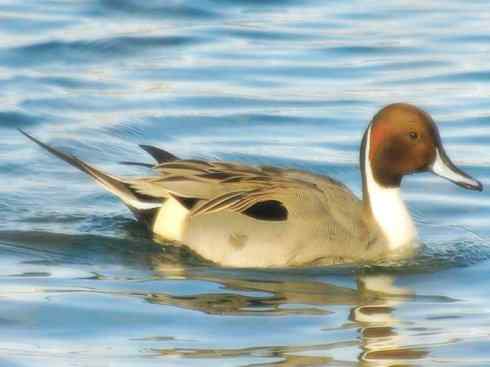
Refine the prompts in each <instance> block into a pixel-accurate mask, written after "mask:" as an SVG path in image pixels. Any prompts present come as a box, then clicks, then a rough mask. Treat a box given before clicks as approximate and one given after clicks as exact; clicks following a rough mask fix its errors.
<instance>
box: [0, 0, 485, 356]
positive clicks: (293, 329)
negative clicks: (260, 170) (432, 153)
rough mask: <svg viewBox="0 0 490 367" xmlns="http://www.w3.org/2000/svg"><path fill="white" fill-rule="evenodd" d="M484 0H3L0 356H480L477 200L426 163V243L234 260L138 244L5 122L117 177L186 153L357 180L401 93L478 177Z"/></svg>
mask: <svg viewBox="0 0 490 367" xmlns="http://www.w3.org/2000/svg"><path fill="white" fill-rule="evenodd" d="M489 20H490V9H489V8H488V6H487V3H486V2H484V1H429V2H427V1H410V2H395V3H393V2H390V1H376V2H374V1H369V2H361V1H329V2H325V1H319V0H309V1H302V2H300V1H275V0H268V1H255V0H254V1H250V0H249V1H245V0H240V1H231V0H205V1H183V0H182V1H181V0H172V1H146V2H139V1H136V0H91V1H84V2H60V1H34V0H31V1H22V2H18V1H8V0H7V1H3V2H1V4H0V35H1V39H2V41H3V42H2V44H1V46H0V86H1V88H0V101H1V103H0V106H1V107H0V134H1V137H2V139H1V144H0V179H1V182H2V184H1V185H0V208H1V209H2V215H3V220H2V221H1V223H0V255H1V256H0V263H1V267H0V283H1V288H0V289H1V290H0V296H1V300H2V301H1V302H0V310H1V317H0V324H1V326H2V333H1V335H0V352H1V353H0V355H1V357H0V364H2V365H9V366H39V365H50V366H66V365H73V366H109V365H118V366H139V365H145V366H153V365H155V366H156V365H158V366H162V365H164V366H210V365H217V366H327V365H328V366H357V365H361V366H395V365H396V366H401V365H403V366H405V365H419V366H431V365H434V366H435V365H441V364H444V365H447V366H486V365H488V366H490V308H489V306H488V300H489V297H490V277H489V276H488V273H489V271H490V229H489V226H488V223H489V219H488V218H489V214H490V197H489V194H488V192H489V191H488V190H487V191H484V192H483V193H475V192H468V191H465V190H462V189H461V188H458V187H456V186H454V185H451V184H450V183H448V182H446V181H442V180H441V179H439V178H437V177H433V176H430V175H427V174H424V175H419V176H416V177H410V178H408V179H407V180H405V182H404V184H403V190H404V196H405V198H406V199H407V200H408V203H409V206H410V208H411V210H412V213H413V214H414V216H415V219H416V222H417V225H418V228H419V231H420V237H421V238H422V241H423V244H424V247H423V249H422V251H421V253H420V254H419V256H417V257H416V258H415V259H413V260H411V261H407V262H404V263H397V264H383V265H380V266H372V267H369V268H362V269H359V268H356V267H347V266H339V267H333V268H328V267H325V268H312V269H290V270H286V269H282V270H251V269H249V270H239V269H223V268H219V267H215V266H212V265H210V264H206V263H203V262H201V261H200V260H199V259H196V258H195V257H194V256H192V255H191V254H188V253H185V252H181V251H178V250H177V249H175V248H172V247H162V246H160V245H157V244H155V243H153V242H152V241H151V239H150V238H149V236H148V234H147V233H146V232H145V230H144V229H143V228H141V227H140V226H139V225H138V224H136V223H135V222H134V221H133V219H132V217H131V215H130V213H129V212H128V211H127V210H126V208H125V207H124V206H123V205H122V204H121V203H120V202H118V200H116V199H115V198H113V197H111V196H110V195H109V194H107V193H105V192H104V191H103V190H102V189H100V188H98V187H97V186H96V185H94V184H93V183H92V182H91V181H90V180H89V179H87V178H86V177H84V176H83V174H81V173H79V172H76V171H75V170H74V169H73V168H71V167H69V166H67V165H66V164H64V163H62V162H60V161H58V160H56V159H55V158H53V157H51V156H48V155H47V154H45V153H44V152H41V151H40V149H39V148H38V147H36V146H34V145H33V144H31V143H29V142H27V141H26V139H25V138H24V137H23V136H21V135H20V134H19V133H18V132H17V130H16V128H18V127H20V128H24V129H26V130H28V131H29V132H30V133H32V134H34V135H35V136H37V137H39V138H40V139H43V140H45V141H47V142H49V143H52V144H55V145H56V146H57V147H59V148H62V149H64V150H66V151H68V152H70V153H76V154H77V155H78V156H79V157H81V158H83V159H85V160H87V161H88V162H91V163H93V164H96V165H98V166H99V167H101V168H104V169H106V170H108V171H109V172H113V173H118V174H143V173H144V170H140V169H137V168H135V167H127V166H121V165H119V164H118V162H119V161H125V160H142V161H148V160H149V158H148V157H147V156H145V154H144V152H142V151H141V150H140V149H139V148H138V147H137V144H141V143H145V144H154V145H157V146H161V147H163V148H165V149H168V150H170V151H172V152H173V153H175V154H176V155H178V156H181V157H184V158H210V159H229V160H234V161H239V162H245V163H250V164H274V165H279V166H283V167H294V168H300V169H305V170H309V171H313V172H318V173H323V174H328V175H331V176H333V177H335V178H337V179H339V180H341V181H343V182H345V183H346V184H347V185H348V186H349V187H351V188H352V190H353V191H354V192H355V193H356V194H360V191H361V190H360V175H359V165H358V148H359V144H360V139H361V136H362V133H363V131H364V128H365V127H366V125H367V123H368V121H369V120H370V118H371V116H372V115H373V114H374V113H375V111H376V110H377V109H379V108H380V107H382V106H383V105H385V104H387V103H391V102H397V101H407V102H411V103H415V104H418V105H420V106H421V107H423V108H424V109H426V110H427V111H429V112H430V113H431V114H432V115H433V117H434V119H435V120H436V121H437V122H438V124H439V125H440V129H441V134H442V137H443V140H444V142H445V144H446V148H447V151H448V154H449V155H450V156H451V157H453V160H454V161H455V162H456V163H457V164H458V165H460V166H461V167H462V168H463V169H465V170H466V171H468V172H469V173H471V174H472V175H474V176H476V177H478V178H479V179H480V180H481V181H482V182H483V184H484V185H487V187H488V186H489V184H490V153H489V150H488V146H489V143H490V125H489V121H490V112H489V111H490V100H489V98H488V97H489V95H490V68H489V66H488V54H489V52H490V36H489V31H490V29H489V26H488V24H489Z"/></svg>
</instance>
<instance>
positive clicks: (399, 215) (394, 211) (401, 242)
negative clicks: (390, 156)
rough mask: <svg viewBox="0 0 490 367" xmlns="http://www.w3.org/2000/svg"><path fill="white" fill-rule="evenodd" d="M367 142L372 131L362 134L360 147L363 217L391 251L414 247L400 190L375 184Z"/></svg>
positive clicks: (413, 231)
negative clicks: (379, 234) (378, 232)
mask: <svg viewBox="0 0 490 367" xmlns="http://www.w3.org/2000/svg"><path fill="white" fill-rule="evenodd" d="M370 138H371V127H369V128H368V130H367V131H366V133H365V134H364V138H363V142H362V147H361V171H362V174H363V205H364V215H365V217H366V220H367V221H368V222H370V223H372V222H373V221H374V222H375V223H376V224H377V225H378V227H379V229H380V230H381V232H382V233H383V235H384V237H385V238H386V240H387V245H388V247H389V248H390V250H398V249H401V248H404V247H406V246H410V245H413V244H415V241H416V238H417V230H416V228H415V224H414V223H413V220H412V217H411V215H410V212H409V211H408V209H407V207H406V205H405V203H404V201H403V199H402V197H401V193H400V187H399V186H395V187H385V186H382V185H381V184H379V183H378V182H377V181H376V179H375V177H374V175H373V170H372V166H371V162H370V161H369V148H370V140H371V139H370Z"/></svg>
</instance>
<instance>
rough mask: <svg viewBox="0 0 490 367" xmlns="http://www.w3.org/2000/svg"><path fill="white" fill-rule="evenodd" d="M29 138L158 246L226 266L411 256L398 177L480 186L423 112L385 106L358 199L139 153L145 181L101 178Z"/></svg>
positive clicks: (308, 182)
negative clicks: (87, 180) (114, 201)
mask: <svg viewBox="0 0 490 367" xmlns="http://www.w3.org/2000/svg"><path fill="white" fill-rule="evenodd" d="M21 132H22V133H23V134H24V135H26V136H27V137H28V138H30V139H31V140H33V141H34V142H36V143H37V144H39V145H40V146H41V147H43V148H45V149H46V150H48V151H49V152H51V153H52V154H54V155H56V156H57V157H59V158H61V159H63V160H64V161H66V162H68V163H69V164H71V165H73V166H75V167H77V168H78V169H80V170H81V171H83V172H85V173H86V174H88V175H89V176H91V177H92V178H93V179H95V181H96V182H97V183H98V184H100V185H101V186H103V187H104V188H105V189H107V190H108V191H110V192H111V193H113V194H114V195H116V196H117V197H119V198H120V199H121V200H122V201H123V202H124V204H126V205H127V206H128V207H129V209H130V210H131V211H132V212H133V213H134V215H135V217H136V218H137V219H138V220H139V221H141V222H143V223H145V224H146V225H147V226H148V228H149V230H150V231H152V232H153V233H154V234H155V235H156V237H157V238H161V239H164V240H166V241H171V242H174V243H177V244H183V245H186V246H188V247H189V248H190V249H192V250H193V251H195V252H196V253H197V254H199V255H201V256H202V257H204V258H206V259H208V260H211V261H213V262H215V263H217V264H220V265H223V266H237V267H281V266H298V265H312V264H331V263H339V262H364V261H373V260H378V259H383V258H390V257H395V256H400V254H405V253H406V254H408V253H411V252H413V251H412V250H413V249H414V248H416V246H417V231H416V228H415V225H414V222H413V221H412V218H411V216H410V213H409V211H408V209H407V207H406V206H405V203H404V202H403V200H402V197H401V195H400V184H401V182H402V178H403V176H405V175H409V174H412V173H417V172H425V171H431V172H433V173H435V174H436V175H438V176H441V177H444V178H446V179H448V180H449V181H452V182H454V183H455V184H457V185H459V186H462V187H464V188H466V189H470V190H477V191H481V190H482V185H481V183H480V182H478V181H477V180H475V179H473V178H472V177H470V176H468V175H467V174H465V173H464V172H462V171H461V170H460V169H458V168H457V167H456V166H455V165H454V164H453V163H452V162H451V161H450V160H449V158H448V156H447V155H446V153H445V151H444V148H443V146H442V143H441V139H440V136H439V132H438V129H437V126H436V125H435V123H434V121H433V120H432V118H431V117H430V116H429V114H427V113H426V112H424V111H422V110H421V109H419V108H417V107H415V106H413V105H409V104H402V103H397V104H392V105H389V106H386V107H385V108H383V109H382V110H380V111H379V112H378V113H377V114H376V115H375V116H374V117H373V119H372V121H371V122H370V124H369V125H368V127H367V129H366V132H365V133H364V136H363V139H362V144H361V149H360V166H361V173H362V183H363V185H362V186H363V195H362V196H363V197H362V200H360V199H358V198H357V197H356V196H355V195H354V194H353V193H352V192H351V191H350V190H349V189H348V188H347V187H346V186H345V185H343V184H342V183H340V182H338V181H336V180H334V179H332V178H330V177H326V176H322V175H317V174H313V173H309V172H303V171H300V170H295V169H281V168H274V167H268V166H262V167H251V166H247V165H242V164H236V163H227V162H220V161H202V160H190V159H179V158H177V157H176V156H174V155H173V154H171V153H169V152H166V151H164V150H162V149H159V148H156V147H152V146H147V145H142V146H141V147H142V148H143V149H144V150H146V151H147V152H148V153H149V154H150V155H151V156H152V157H153V158H154V159H155V160H156V161H157V163H156V164H154V165H153V164H145V163H133V164H140V165H144V166H148V167H151V168H152V174H151V175H150V176H149V177H144V178H121V177H116V176H113V175H108V174H106V173H103V172H101V171H100V170H99V169H97V168H95V167H94V166H92V165H89V164H87V163H85V162H83V161H81V160H80V159H78V158H76V157H75V156H72V155H67V154H65V153H63V152H61V151H59V150H57V149H55V148H52V147H50V146H48V145H46V144H44V143H42V142H40V141H39V140H37V139H35V138H34V137H32V136H30V135H28V134H27V133H25V132H23V131H21Z"/></svg>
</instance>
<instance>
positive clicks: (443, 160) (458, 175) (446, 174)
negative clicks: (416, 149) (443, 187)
mask: <svg viewBox="0 0 490 367" xmlns="http://www.w3.org/2000/svg"><path fill="white" fill-rule="evenodd" d="M431 170H432V172H433V173H435V174H436V175H438V176H440V177H442V178H445V179H447V180H449V181H451V182H453V183H455V184H456V185H458V186H461V187H464V188H465V189H468V190H475V191H482V190H483V185H482V184H481V182H479V181H477V180H475V179H474V178H473V177H471V176H470V175H467V174H466V173H464V172H463V171H461V170H460V169H459V168H458V167H456V166H455V165H454V164H453V162H451V160H450V159H449V157H448V156H447V154H446V152H445V151H444V150H443V149H442V148H439V149H436V159H435V161H434V163H433V164H432V169H431Z"/></svg>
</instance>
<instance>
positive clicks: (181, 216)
mask: <svg viewBox="0 0 490 367" xmlns="http://www.w3.org/2000/svg"><path fill="white" fill-rule="evenodd" d="M188 216H189V210H187V209H186V208H185V207H184V206H183V205H182V204H180V203H179V202H178V201H177V200H175V199H174V198H172V197H170V198H168V199H167V200H166V201H165V203H164V204H163V205H162V208H161V209H160V210H159V211H158V214H157V216H156V218H155V223H154V224H153V232H154V233H156V234H157V235H159V236H162V237H163V238H165V239H168V240H170V241H182V239H183V233H184V226H185V222H186V220H187V218H188Z"/></svg>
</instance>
